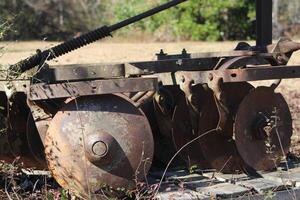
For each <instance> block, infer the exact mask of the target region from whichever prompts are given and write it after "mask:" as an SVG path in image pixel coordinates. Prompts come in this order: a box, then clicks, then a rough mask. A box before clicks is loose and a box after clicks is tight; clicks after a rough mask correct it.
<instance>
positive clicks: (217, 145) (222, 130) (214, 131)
mask: <svg viewBox="0 0 300 200" xmlns="http://www.w3.org/2000/svg"><path fill="white" fill-rule="evenodd" d="M218 104H219V102H218V100H217V99H216V98H215V97H214V95H213V92H212V91H210V92H209V93H208V95H207V99H206V102H205V104H203V106H202V109H201V117H200V118H199V122H198V123H199V130H198V133H197V134H198V135H199V136H201V138H200V139H199V140H198V144H199V147H200V148H201V150H202V152H203V155H204V158H205V159H206V160H207V161H208V162H209V163H210V165H211V166H212V167H213V168H214V169H216V170H217V171H220V172H223V173H232V172H235V171H237V170H238V171H239V170H241V165H242V163H241V159H240V157H239V155H238V153H237V150H236V147H235V143H234V140H233V139H232V137H231V135H232V129H231V128H230V127H232V123H233V121H232V119H231V118H228V116H226V119H225V120H224V123H223V124H220V122H221V120H222V119H221V118H222V117H224V116H222V115H223V114H224V110H220V105H218ZM220 125H221V126H222V127H220ZM228 127H229V128H228Z"/></svg>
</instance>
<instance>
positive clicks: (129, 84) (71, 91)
mask: <svg viewBox="0 0 300 200" xmlns="http://www.w3.org/2000/svg"><path fill="white" fill-rule="evenodd" d="M156 89H157V78H155V77H154V78H126V79H109V80H94V81H79V82H64V83H57V84H47V83H38V84H32V85H31V86H30V90H29V94H28V95H29V99H30V100H32V101H34V100H47V99H55V98H69V97H78V96H90V95H97V94H111V93H125V92H140V91H155V90H156Z"/></svg>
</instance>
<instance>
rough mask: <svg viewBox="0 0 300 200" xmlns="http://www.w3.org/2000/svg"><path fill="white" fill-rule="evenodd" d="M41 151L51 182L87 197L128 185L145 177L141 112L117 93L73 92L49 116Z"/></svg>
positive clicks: (146, 142) (149, 147)
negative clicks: (72, 96)
mask: <svg viewBox="0 0 300 200" xmlns="http://www.w3.org/2000/svg"><path fill="white" fill-rule="evenodd" d="M45 154H46V159H47V161H48V167H49V169H50V171H51V172H52V174H53V176H54V178H55V179H56V180H57V182H58V183H59V184H60V185H61V186H62V187H63V188H65V189H68V190H70V191H71V192H72V193H74V194H76V195H78V196H80V197H83V198H84V199H90V198H92V197H94V196H97V195H100V194H102V193H101V192H103V191H104V192H108V193H109V192H110V191H113V193H114V192H116V190H117V188H126V189H133V188H134V187H135V186H136V184H135V180H136V181H140V180H142V179H144V178H145V176H146V174H147V172H148V170H149V168H150V166H151V162H152V157H153V138H152V132H151V128H150V126H149V123H148V121H147V118H146V117H145V115H144V114H143V112H142V111H141V110H140V109H138V108H136V107H135V106H134V105H133V104H132V103H131V102H130V100H129V99H127V98H125V97H123V96H122V97H121V96H116V95H100V96H93V97H92V96H90V97H79V98H76V99H74V100H72V101H70V102H69V103H68V104H67V105H66V106H64V107H63V108H62V109H61V111H59V112H58V113H57V114H56V115H55V116H54V118H53V120H52V121H51V123H50V126H49V129H48V132H47V135H46V139H45ZM107 187H108V188H109V187H112V188H113V189H112V190H110V189H109V190H105V188H107ZM116 193H117V192H116ZM115 195H116V194H115Z"/></svg>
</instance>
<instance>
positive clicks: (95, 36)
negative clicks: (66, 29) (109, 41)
mask: <svg viewBox="0 0 300 200" xmlns="http://www.w3.org/2000/svg"><path fill="white" fill-rule="evenodd" d="M110 33H111V31H110V29H109V27H107V26H103V27H101V28H98V29H96V30H94V31H91V32H88V33H86V34H83V35H81V36H79V37H77V38H73V39H71V40H69V41H66V42H64V43H62V44H59V45H57V46H55V47H52V48H50V49H47V50H45V51H42V52H41V51H39V52H37V53H36V54H35V55H33V56H31V57H29V58H27V59H26V60H22V61H21V62H19V63H17V64H15V65H12V66H10V71H11V72H12V73H14V74H19V73H22V72H25V71H27V70H29V69H32V68H34V67H36V66H38V65H39V64H40V63H41V62H42V61H44V60H52V59H54V58H58V57H60V56H62V55H64V54H67V53H69V52H71V51H74V50H76V49H79V48H81V47H83V46H86V45H88V44H90V43H93V42H95V41H97V40H100V39H102V38H105V37H107V36H111V34H110Z"/></svg>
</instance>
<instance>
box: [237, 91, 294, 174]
mask: <svg viewBox="0 0 300 200" xmlns="http://www.w3.org/2000/svg"><path fill="white" fill-rule="evenodd" d="M291 135H292V118H291V113H290V111H289V107H288V105H287V103H286V101H285V100H284V98H283V96H282V95H281V94H279V93H274V91H273V89H271V88H269V87H258V88H257V89H255V90H253V91H251V92H250V93H249V94H248V95H247V96H246V97H245V98H244V100H243V101H242V103H241V104H240V106H239V109H238V112H237V115H236V120H235V140H236V145H237V148H238V151H239V153H240V155H241V156H242V158H243V160H244V161H245V162H246V164H248V165H249V166H250V167H252V168H254V169H256V170H271V169H273V168H275V167H276V166H277V164H278V163H279V162H280V160H281V158H282V156H284V154H286V153H287V152H288V150H289V147H290V144H291Z"/></svg>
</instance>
